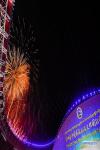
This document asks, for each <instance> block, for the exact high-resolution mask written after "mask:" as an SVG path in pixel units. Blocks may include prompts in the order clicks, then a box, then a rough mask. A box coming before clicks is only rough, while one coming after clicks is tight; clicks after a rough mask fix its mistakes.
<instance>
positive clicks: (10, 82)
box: [4, 48, 30, 136]
mask: <svg viewBox="0 0 100 150" xmlns="http://www.w3.org/2000/svg"><path fill="white" fill-rule="evenodd" d="M29 73H30V65H29V64H28V63H27V59H26V58H25V56H24V54H21V52H20V51H19V49H16V48H13V50H12V51H9V53H8V57H7V63H6V76H5V82H4V93H5V99H6V115H7V121H8V123H10V124H12V128H13V129H14V130H16V133H17V134H20V135H19V136H22V135H23V134H24V123H25V121H24V123H23V124H22V121H23V117H24V118H25V113H26V112H25V111H26V107H27V94H28V91H29V80H30V78H29Z"/></svg>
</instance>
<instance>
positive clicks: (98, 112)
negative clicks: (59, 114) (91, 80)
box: [53, 89, 100, 150]
mask: <svg viewBox="0 0 100 150" xmlns="http://www.w3.org/2000/svg"><path fill="white" fill-rule="evenodd" d="M86 141H88V143H93V141H95V149H97V150H98V145H99V143H100V89H97V90H93V91H92V92H88V93H86V94H84V95H83V96H82V97H81V98H80V99H77V100H75V101H74V103H73V104H72V106H71V107H70V109H69V110H68V111H67V113H66V115H65V117H64V119H63V121H62V124H61V126H60V128H59V131H58V135H57V137H56V140H55V144H54V147H53V150H76V149H77V150H80V149H81V150H83V149H89V150H90V149H93V146H94V145H93V144H90V145H89V144H88V143H87V142H86Z"/></svg>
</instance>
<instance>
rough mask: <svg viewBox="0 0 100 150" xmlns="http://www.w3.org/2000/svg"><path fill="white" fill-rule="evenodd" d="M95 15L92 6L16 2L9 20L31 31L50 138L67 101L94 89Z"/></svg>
mask: <svg viewBox="0 0 100 150" xmlns="http://www.w3.org/2000/svg"><path fill="white" fill-rule="evenodd" d="M98 14H99V12H98V9H97V6H96V5H95V4H94V3H87V2H86V3H85V2H84V3H80V2H78V1H74V2H73V1H70V2H67V3H66V4H64V3H63V2H62V1H60V2H58V1H53V0H50V1H41V2H39V1H38V0H28V1H25V0H16V3H15V10H14V12H13V19H14V20H15V21H16V18H17V16H20V17H22V18H23V17H24V18H25V19H26V20H27V21H28V22H29V23H30V24H31V25H32V26H33V28H34V30H35V32H36V42H37V48H38V49H39V53H40V83H39V86H40V100H41V104H42V107H43V109H42V110H44V111H43V112H42V113H43V116H44V117H43V118H44V120H45V121H44V123H43V128H44V129H43V131H45V130H46V133H47V134H48V137H50V138H51V137H55V136H56V133H57V130H58V128H59V125H60V124H61V121H62V118H63V116H64V114H65V112H66V110H67V109H68V107H69V106H70V105H71V102H72V101H73V100H74V99H75V98H77V97H78V96H80V95H81V94H82V93H83V92H84V91H85V92H86V91H89V90H91V89H93V88H96V87H100V71H99V70H100V55H99V49H100V44H99V39H100V37H99V25H98V23H99V15H98ZM41 121H42V120H41Z"/></svg>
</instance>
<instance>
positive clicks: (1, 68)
mask: <svg viewBox="0 0 100 150" xmlns="http://www.w3.org/2000/svg"><path fill="white" fill-rule="evenodd" d="M13 5H14V0H0V124H1V122H2V121H4V120H5V115H4V108H5V99H4V95H3V81H4V78H5V64H6V56H7V48H8V40H9V30H10V16H11V14H12V9H13Z"/></svg>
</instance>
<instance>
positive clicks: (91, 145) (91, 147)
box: [80, 141, 100, 150]
mask: <svg viewBox="0 0 100 150" xmlns="http://www.w3.org/2000/svg"><path fill="white" fill-rule="evenodd" d="M80 150H100V141H99V142H98V141H91V142H84V145H82V147H81V149H80Z"/></svg>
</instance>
